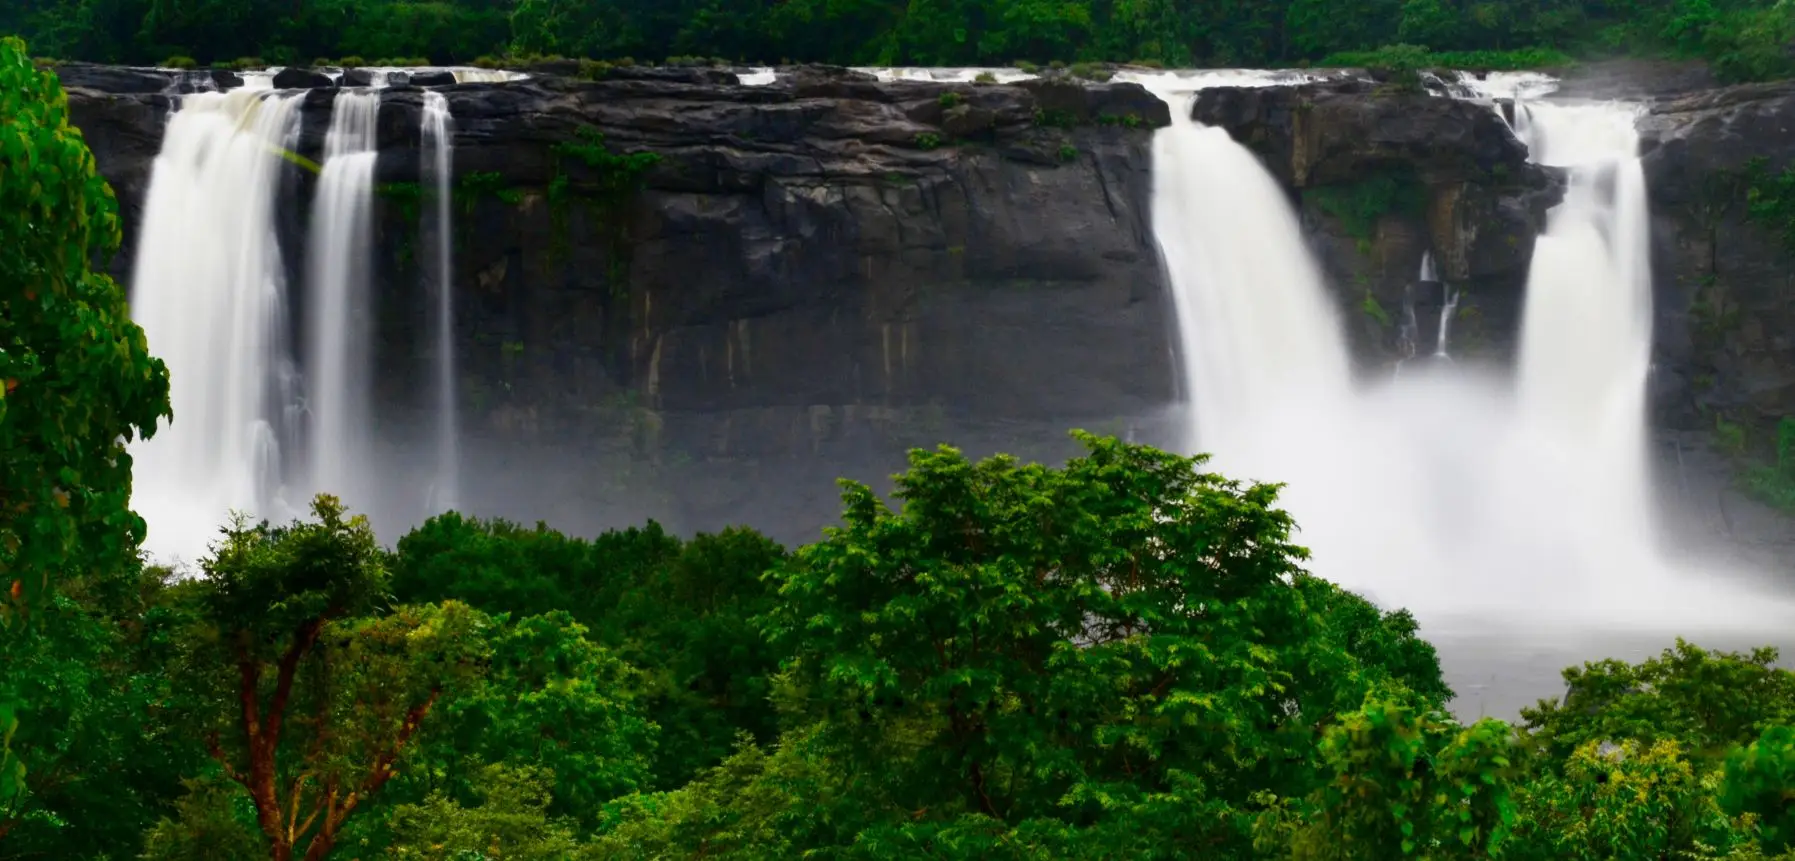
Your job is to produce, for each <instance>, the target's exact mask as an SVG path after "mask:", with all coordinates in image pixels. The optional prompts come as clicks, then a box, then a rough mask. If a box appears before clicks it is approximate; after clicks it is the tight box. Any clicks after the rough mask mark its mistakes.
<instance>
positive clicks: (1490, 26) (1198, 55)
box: [0, 0, 1795, 80]
mask: <svg viewBox="0 0 1795 861" xmlns="http://www.w3.org/2000/svg"><path fill="white" fill-rule="evenodd" d="M6 5H7V8H4V9H0V33H6V32H15V33H20V34H23V35H25V36H27V37H28V38H29V39H30V40H31V42H32V44H33V45H35V46H36V47H37V49H38V50H39V51H40V52H42V53H45V54H47V55H50V56H55V57H62V58H67V59H81V60H92V61H105V62H131V63H157V62H162V61H163V60H165V59H167V58H170V57H189V58H194V59H196V60H197V61H198V62H200V63H208V64H213V63H232V62H236V61H237V60H238V59H251V58H253V59H255V60H257V61H264V62H272V63H280V64H295V63H309V62H312V61H313V60H314V59H315V58H343V57H356V58H365V59H367V60H370V61H374V60H378V59H382V58H384V59H389V60H390V59H395V58H411V59H426V60H430V61H434V62H437V63H450V62H460V63H465V62H469V61H472V60H475V59H476V58H478V57H480V56H482V55H493V56H499V55H504V54H506V53H515V54H519V55H562V56H567V57H586V58H592V59H605V60H614V59H620V58H623V57H633V58H636V59H638V60H641V61H655V62H659V61H661V60H662V59H663V58H669V57H705V58H710V57H717V58H722V59H725V60H728V61H732V62H759V63H776V62H780V61H782V60H791V61H794V62H828V63H839V64H852V65H953V66H964V65H1009V64H1011V63H1014V62H1018V61H1027V62H1033V63H1039V64H1045V63H1048V62H1050V61H1062V62H1067V63H1072V62H1079V61H1088V62H1130V61H1146V62H1156V63H1162V64H1166V65H1173V66H1290V65H1297V64H1306V63H1316V62H1328V63H1331V64H1336V65H1362V64H1363V63H1364V62H1365V60H1366V59H1367V58H1366V56H1365V54H1366V52H1375V51H1377V50H1378V49H1380V48H1383V47H1386V46H1392V45H1412V46H1419V47H1421V48H1423V49H1424V50H1426V51H1431V52H1433V53H1434V54H1435V55H1436V58H1437V61H1438V62H1440V63H1442V64H1446V65H1457V66H1479V67H1501V66H1537V65H1551V64H1556V63H1561V62H1564V61H1566V60H1568V59H1569V58H1571V57H1585V56H1609V55H1627V56H1648V57H1699V58H1705V59H1708V60H1710V61H1712V62H1713V64H1714V66H1715V68H1716V69H1717V71H1718V72H1719V73H1720V74H1721V75H1722V76H1723V77H1726V78H1728V79H1732V80H1755V79H1763V78H1773V77H1783V76H1787V75H1788V74H1790V73H1791V70H1792V66H1791V64H1792V63H1795V60H1792V59H1791V58H1790V56H1789V55H1788V52H1787V51H1786V50H1784V46H1785V45H1787V44H1788V42H1789V40H1790V38H1791V37H1795V8H1792V7H1791V6H1790V5H1789V4H1787V3H1784V2H1779V0H1211V2H1192V0H777V2H775V0H308V2H306V3H303V4H298V5H295V4H291V3H285V2H276V0H228V2H227V0H17V2H13V3H9V4H6Z"/></svg>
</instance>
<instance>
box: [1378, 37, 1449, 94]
mask: <svg viewBox="0 0 1795 861" xmlns="http://www.w3.org/2000/svg"><path fill="white" fill-rule="evenodd" d="M1361 59H1362V60H1363V61H1364V62H1363V65H1364V66H1365V67H1366V68H1367V69H1370V70H1371V71H1373V72H1383V73H1385V74H1387V75H1389V79H1390V87H1391V88H1392V89H1393V90H1395V91H1396V92H1403V93H1415V92H1420V91H1421V72H1422V71H1423V70H1424V69H1427V68H1429V67H1430V66H1431V65H1432V63H1433V57H1432V56H1430V55H1429V54H1428V52H1427V49H1426V48H1423V47H1420V46H1417V45H1407V44H1403V45H1385V46H1384V47H1382V48H1379V49H1377V50H1376V51H1371V52H1369V53H1366V54H1363V55H1361Z"/></svg>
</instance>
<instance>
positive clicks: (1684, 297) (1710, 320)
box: [1642, 82, 1795, 429]
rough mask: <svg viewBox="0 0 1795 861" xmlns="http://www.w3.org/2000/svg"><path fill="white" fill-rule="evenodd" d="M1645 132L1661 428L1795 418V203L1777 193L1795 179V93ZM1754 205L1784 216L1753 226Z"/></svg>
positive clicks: (1728, 102)
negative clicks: (1791, 173) (1792, 217)
mask: <svg viewBox="0 0 1795 861" xmlns="http://www.w3.org/2000/svg"><path fill="white" fill-rule="evenodd" d="M1642 124H1643V129H1644V136H1645V142H1644V145H1645V147H1647V149H1648V152H1647V154H1646V157H1645V169H1646V180H1647V186H1648V188H1649V190H1650V194H1651V200H1652V215H1653V221H1652V232H1653V236H1652V239H1653V242H1652V247H1653V249H1654V254H1655V256H1654V259H1653V270H1654V273H1655V275H1656V276H1657V277H1656V279H1655V280H1656V297H1655V298H1656V304H1657V338H1656V345H1657V357H1656V358H1657V360H1658V368H1657V374H1656V376H1657V377H1658V378H1659V380H1658V383H1659V397H1658V399H1657V402H1658V404H1659V416H1658V421H1659V423H1661V424H1665V425H1670V426H1676V427H1685V428H1690V427H1707V428H1710V429H1711V428H1712V427H1713V426H1714V424H1715V421H1716V418H1717V417H1719V418H1722V419H1724V420H1730V421H1735V422H1743V423H1745V424H1748V425H1753V426H1759V427H1765V426H1768V425H1771V424H1774V423H1775V422H1776V421H1778V420H1779V419H1781V418H1782V417H1784V416H1795V255H1792V254H1791V246H1790V240H1791V239H1792V238H1795V223H1791V222H1790V221H1789V218H1788V215H1787V213H1795V193H1791V192H1790V191H1785V190H1783V189H1784V187H1785V186H1784V185H1783V184H1780V179H1781V175H1782V174H1783V171H1785V170H1787V169H1789V168H1791V167H1795V82H1780V83H1773V84H1754V85H1749V86H1740V87H1729V88H1725V89H1720V90H1713V91H1709V92H1704V93H1699V94H1696V95H1692V96H1686V97H1684V98H1681V99H1676V100H1672V101H1668V102H1665V103H1662V104H1659V105H1657V106H1655V107H1654V108H1653V109H1652V111H1651V113H1650V114H1648V115H1647V116H1646V117H1645V119H1644V120H1643V121H1642ZM1754 188H1755V192H1754ZM1754 193H1756V194H1757V195H1759V196H1760V200H1765V201H1766V202H1768V198H1769V197H1776V196H1780V197H1783V198H1784V199H1785V200H1786V201H1787V208H1786V209H1783V210H1782V212H1781V213H1778V212H1776V211H1763V212H1760V213H1758V214H1757V215H1754V214H1753V212H1752V205H1751V197H1752V195H1753V194H1754Z"/></svg>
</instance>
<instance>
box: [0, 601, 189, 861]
mask: <svg viewBox="0 0 1795 861" xmlns="http://www.w3.org/2000/svg"><path fill="white" fill-rule="evenodd" d="M165 574H166V572H165V571H158V570H152V571H149V572H141V573H140V572H136V571H130V572H119V573H116V574H113V575H110V576H108V577H106V578H80V579H76V580H71V581H67V582H65V583H63V584H62V585H61V586H60V587H59V588H58V590H57V592H56V594H53V595H49V596H46V597H45V599H44V600H42V601H40V602H38V604H37V605H36V606H35V607H34V608H33V611H32V624H31V625H16V626H12V627H10V628H6V629H0V666H3V667H5V671H4V672H0V699H10V700H12V701H16V702H21V703H24V704H26V705H25V707H24V709H23V711H24V714H25V717H26V720H25V721H24V722H23V723H22V724H21V725H20V728H19V731H18V733H17V734H16V735H15V736H14V747H15V749H16V750H17V755H18V760H19V762H20V763H21V764H23V765H24V766H26V767H27V768H28V769H29V771H28V772H27V776H26V780H25V791H24V792H22V793H18V794H17V795H15V796H14V797H13V798H12V799H11V802H10V803H8V802H6V801H0V857H21V858H27V857H33V856H38V857H58V858H103V857H124V856H127V855H130V854H133V853H135V852H136V850H137V849H138V848H139V846H140V843H141V837H142V833H143V831H144V829H146V828H147V827H149V826H150V825H151V824H152V823H153V822H154V821H155V820H156V818H157V816H158V815H159V814H160V812H161V807H162V805H163V804H164V803H165V802H166V800H167V799H168V798H169V797H170V796H172V795H173V794H174V793H175V792H177V791H178V790H179V788H180V779H181V777H182V776H183V775H186V774H191V773H193V771H194V769H195V767H196V766H197V765H199V764H200V763H201V762H202V761H203V760H204V755H203V753H202V752H201V751H200V750H199V749H198V748H197V747H195V746H192V745H189V744H183V743H181V741H182V739H181V738H180V735H179V734H178V733H177V732H175V731H174V729H173V727H171V726H170V725H169V724H168V722H167V721H165V720H163V719H161V718H160V717H159V714H160V713H161V712H162V711H163V710H165V709H167V708H169V707H170V705H171V694H172V691H171V689H170V685H169V682H168V678H167V675H166V673H165V672H164V670H165V669H166V666H167V662H168V658H169V656H170V654H171V649H172V641H173V634H174V633H175V632H176V631H177V630H178V629H179V628H180V626H181V624H182V622H181V619H180V617H179V616H178V615H176V614H174V613H172V612H170V609H169V608H168V607H167V606H166V604H167V602H166V601H165V600H164V599H165V595H166V589H165V582H164V579H163V578H164V576H165Z"/></svg>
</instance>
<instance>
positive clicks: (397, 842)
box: [387, 765, 581, 861]
mask: <svg viewBox="0 0 1795 861" xmlns="http://www.w3.org/2000/svg"><path fill="white" fill-rule="evenodd" d="M553 777H554V776H553V775H552V774H550V773H549V772H548V771H547V770H545V769H540V768H530V767H514V766H504V765H488V766H486V767H484V768H482V769H481V770H480V773H479V775H478V780H477V781H475V784H474V786H475V789H474V792H475V794H476V795H477V797H478V802H477V803H475V804H472V805H466V806H464V805H461V804H458V803H456V802H455V801H454V800H453V799H452V798H450V797H449V796H448V795H446V794H444V793H440V792H438V793H433V794H431V795H430V797H429V798H426V799H425V800H424V801H423V802H422V803H418V804H401V805H398V806H397V807H395V808H394V809H393V811H392V813H391V814H390V818H389V824H390V828H391V831H392V836H393V843H392V847H391V849H390V850H389V851H388V853H387V857H389V858H392V859H395V861H459V859H468V858H481V859H488V861H570V859H573V858H575V857H578V856H579V854H580V852H581V846H580V843H579V840H578V839H577V838H576V837H575V836H574V833H575V832H574V828H573V827H572V826H571V825H570V824H569V823H567V822H564V821H561V820H557V819H555V818H554V817H553V816H552V815H551V814H550V813H549V808H550V806H551V803H552V798H553V796H554V792H553V790H552V788H551V786H552V784H553Z"/></svg>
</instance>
